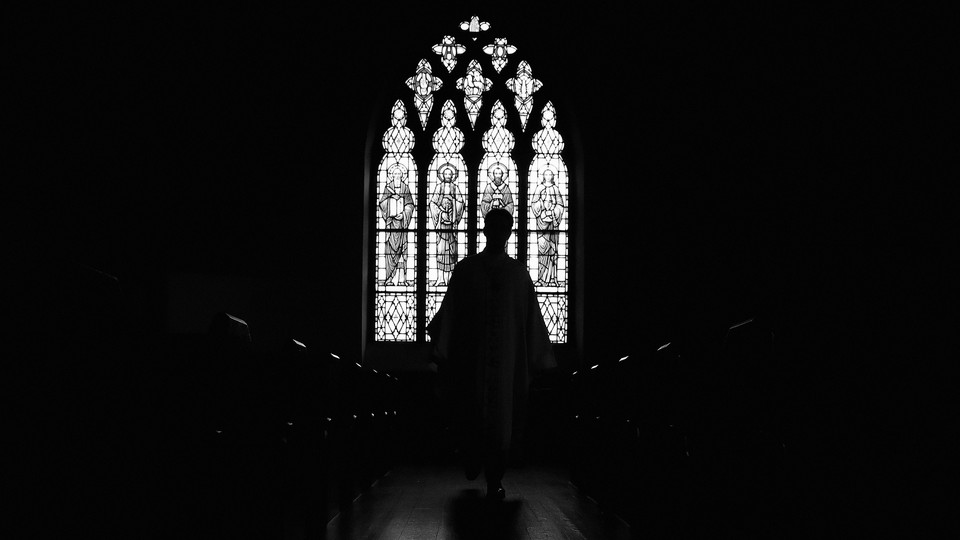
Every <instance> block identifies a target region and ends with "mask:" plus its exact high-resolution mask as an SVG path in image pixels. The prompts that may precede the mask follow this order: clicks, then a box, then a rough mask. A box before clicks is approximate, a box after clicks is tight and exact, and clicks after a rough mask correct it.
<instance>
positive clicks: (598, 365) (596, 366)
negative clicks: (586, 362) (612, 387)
mask: <svg viewBox="0 0 960 540" xmlns="http://www.w3.org/2000/svg"><path fill="white" fill-rule="evenodd" d="M598 367H600V364H597V365H595V366H593V367H592V368H590V369H597V368H598Z"/></svg>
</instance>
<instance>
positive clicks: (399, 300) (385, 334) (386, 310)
mask: <svg viewBox="0 0 960 540" xmlns="http://www.w3.org/2000/svg"><path fill="white" fill-rule="evenodd" d="M375 311H376V313H375V317H374V336H375V337H376V340H377V341H416V339H417V325H416V317H417V295H416V294H412V293H411V294H396V293H379V294H377V298H376V310H375Z"/></svg>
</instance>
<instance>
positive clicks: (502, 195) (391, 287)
mask: <svg viewBox="0 0 960 540" xmlns="http://www.w3.org/2000/svg"><path fill="white" fill-rule="evenodd" d="M459 28H460V31H459V32H453V33H451V34H447V35H442V36H441V37H440V38H439V39H437V40H436V41H434V42H433V45H432V46H429V47H425V54H424V56H423V57H422V58H420V59H416V60H414V61H413V62H412V64H413V65H412V66H411V67H412V68H413V70H412V73H411V74H410V75H409V76H408V77H406V78H405V79H403V80H400V81H398V84H397V85H396V88H397V90H396V94H397V95H395V96H394V97H392V98H391V100H392V104H391V106H390V110H389V112H388V113H386V114H382V118H378V119H376V124H377V125H379V126H382V127H378V128H376V129H378V130H382V136H380V138H379V141H380V145H379V148H376V149H371V154H370V158H369V159H370V164H371V167H370V169H369V170H370V175H369V176H370V178H369V180H368V181H369V182H370V189H369V191H368V193H370V194H371V195H372V196H370V197H369V202H368V212H367V219H368V223H367V225H368V228H367V230H368V231H369V233H368V234H367V236H366V237H365V239H364V241H365V250H366V253H368V254H369V255H370V256H369V257H367V258H366V262H365V264H367V265H368V268H367V273H366V275H367V276H368V277H367V278H366V280H365V283H364V293H365V294H364V296H365V301H366V302H367V313H369V314H371V317H368V318H367V320H366V324H367V328H368V329H369V332H368V335H370V336H371V337H370V341H373V342H419V343H423V342H426V341H428V340H429V337H428V336H427V335H426V332H425V328H426V325H427V324H428V323H429V322H430V320H431V319H432V318H433V316H434V315H435V314H436V311H437V309H438V308H439V306H440V303H441V301H442V300H443V295H444V294H445V293H446V290H447V282H448V280H449V278H450V274H451V272H452V270H453V267H454V265H455V264H456V263H457V262H458V261H459V260H461V259H463V258H464V257H466V256H469V255H473V254H475V253H477V252H479V251H480V250H482V249H483V248H484V244H485V238H484V237H483V234H482V232H481V231H482V228H483V218H484V216H485V215H486V213H487V212H489V211H490V209H492V208H505V209H507V210H508V211H509V212H510V213H511V214H513V216H514V224H515V229H514V233H513V235H511V237H510V240H509V243H508V246H507V252H508V254H509V255H510V256H511V257H514V258H516V259H518V260H520V261H523V262H524V263H525V264H526V266H527V269H528V271H529V272H530V277H531V280H532V281H533V282H534V286H535V289H536V292H537V297H538V299H539V302H540V308H541V313H542V315H543V318H544V321H545V322H546V324H547V328H548V330H549V332H550V337H551V340H552V341H553V342H554V343H567V342H569V341H570V340H571V339H572V337H573V336H572V335H571V331H570V329H571V325H570V321H571V317H572V316H573V313H574V312H573V310H572V309H571V308H572V305H573V302H572V298H573V296H572V293H573V287H574V285H575V283H576V281H575V280H574V279H573V278H574V274H575V273H576V266H575V265H573V264H572V261H574V260H575V255H576V254H577V253H578V249H579V248H580V246H578V245H576V242H575V241H574V240H575V239H576V238H578V236H576V235H571V231H572V230H573V226H574V225H575V220H576V214H575V213H574V212H572V211H571V209H572V207H573V205H575V204H576V201H575V198H572V193H571V188H572V186H574V183H575V182H577V181H579V179H577V178H573V177H572V175H571V169H570V167H569V165H568V160H569V158H570V156H568V155H567V151H566V150H565V141H564V134H563V132H564V128H563V125H562V124H561V123H560V122H559V121H558V118H559V117H560V115H561V114H562V111H558V108H557V107H556V106H555V105H554V103H553V100H551V93H550V86H549V85H548V84H545V83H543V82H541V81H540V80H539V79H537V78H536V77H535V76H534V69H533V67H532V66H533V64H532V63H531V61H530V59H529V58H526V57H525V56H524V51H523V50H522V48H521V47H520V46H518V45H517V44H516V43H514V42H513V41H512V40H510V39H508V38H507V37H503V36H495V37H494V36H491V32H490V30H491V28H492V25H491V24H490V23H489V22H486V21H481V20H480V18H479V17H472V18H471V19H470V20H468V21H463V22H462V23H461V24H460V25H459ZM453 30H456V28H454V29H453ZM511 66H513V67H512V69H511ZM371 244H372V245H371Z"/></svg>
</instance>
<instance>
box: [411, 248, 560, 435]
mask: <svg viewBox="0 0 960 540" xmlns="http://www.w3.org/2000/svg"><path fill="white" fill-rule="evenodd" d="M427 332H428V333H429V334H430V337H431V339H432V341H433V342H434V354H435V357H436V362H437V365H438V372H439V375H440V380H441V384H442V387H443V388H445V389H446V393H447V395H448V396H449V405H451V406H452V407H454V411H455V414H456V415H457V416H458V421H459V423H460V424H459V426H458V427H459V428H460V429H461V430H462V435H463V436H464V437H465V439H466V441H467V444H470V443H471V442H472V443H474V444H477V445H479V446H480V449H481V450H483V451H486V452H492V451H505V450H509V448H510V445H511V442H512V441H513V440H515V439H516V438H519V437H521V436H522V432H523V428H524V418H525V414H526V402H527V396H528V391H529V386H530V382H531V381H532V379H533V376H534V375H535V374H536V373H538V372H540V371H542V370H545V369H549V368H553V367H556V360H555V358H554V356H553V349H552V345H551V343H550V339H549V334H548V333H547V327H546V324H544V321H543V316H542V314H541V312H540V305H539V303H538V302H537V296H536V293H535V292H534V288H533V283H532V281H531V280H530V276H529V274H528V273H527V270H526V268H525V267H524V265H523V264H522V263H520V262H518V261H517V260H516V259H514V258H512V257H510V256H508V255H507V254H505V253H499V254H496V255H490V254H488V253H486V252H483V253H480V254H478V255H474V256H471V257H467V258H465V259H464V260H462V261H461V262H460V263H459V264H457V266H456V267H455V268H454V271H453V276H452V278H451V280H450V284H449V288H448V290H447V293H446V295H445V296H444V298H443V302H442V303H441V305H440V309H439V311H438V312H437V314H436V316H435V317H434V318H433V320H432V321H430V324H429V326H428V328H427Z"/></svg>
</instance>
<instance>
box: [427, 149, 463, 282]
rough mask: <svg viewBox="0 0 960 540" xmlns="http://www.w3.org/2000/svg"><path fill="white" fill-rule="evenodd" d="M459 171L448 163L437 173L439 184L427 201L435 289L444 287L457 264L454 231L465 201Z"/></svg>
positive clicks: (455, 233) (455, 232)
mask: <svg viewBox="0 0 960 540" xmlns="http://www.w3.org/2000/svg"><path fill="white" fill-rule="evenodd" d="M458 174H459V171H457V168H456V167H454V166H453V165H451V164H449V163H447V164H444V165H442V166H441V167H440V168H439V169H438V170H437V175H438V176H439V178H440V183H439V184H437V188H436V190H434V192H433V196H432V197H431V198H430V209H431V216H432V218H433V224H434V227H436V228H437V229H438V231H439V232H438V234H437V269H438V271H439V277H438V278H437V281H436V283H434V285H435V286H442V285H446V284H447V281H449V279H450V273H451V272H453V267H454V265H456V264H457V260H458V258H457V228H458V226H459V224H460V220H461V219H462V218H463V209H464V206H465V200H464V197H463V193H461V192H460V189H459V188H457V183H456V180H457V175H458Z"/></svg>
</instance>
